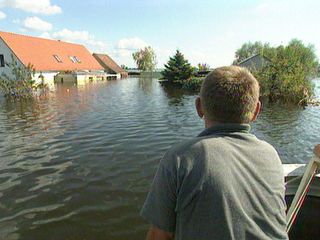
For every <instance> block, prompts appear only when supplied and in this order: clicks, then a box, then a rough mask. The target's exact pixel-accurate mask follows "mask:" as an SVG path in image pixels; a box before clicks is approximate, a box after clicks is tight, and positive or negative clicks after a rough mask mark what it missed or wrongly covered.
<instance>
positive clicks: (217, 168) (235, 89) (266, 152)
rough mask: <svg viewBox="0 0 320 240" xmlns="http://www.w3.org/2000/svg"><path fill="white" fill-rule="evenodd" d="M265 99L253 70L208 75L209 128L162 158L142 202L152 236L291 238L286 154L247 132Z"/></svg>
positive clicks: (204, 99)
mask: <svg viewBox="0 0 320 240" xmlns="http://www.w3.org/2000/svg"><path fill="white" fill-rule="evenodd" d="M260 107H261V103H260V102H259V84H258V82H257V80H256V79H255V78H254V77H253V76H252V75H251V73H250V72H249V71H248V70H246V69H244V68H240V67H236V66H231V67H222V68H217V69H215V70H214V71H212V72H211V73H210V74H209V75H208V76H207V77H206V78H205V80H204V82H203V84H202V87H201V91H200V97H198V98H197V99H196V109H197V112H198V115H199V117H200V118H203V119H204V122H205V128H206V129H205V130H204V131H203V132H202V133H200V135H199V136H198V137H197V138H195V139H192V140H189V141H187V142H184V143H182V144H179V145H177V146H175V147H173V148H172V149H170V150H169V151H168V152H167V153H166V154H165V156H164V157H163V159H162V160H161V162H160V165H159V167H158V170H157V173H156V176H155V178H154V181H153V184H152V187H151V190H150V192H149V194H148V197H147V199H146V201H145V204H144V206H143V208H142V210H141V215H142V216H143V217H144V218H146V219H147V220H148V221H149V222H150V223H151V224H152V226H151V227H150V229H149V232H148V234H147V239H148V240H161V239H178V240H180V239H181V240H189V239H190V240H198V239H199V240H206V239H210V240H212V239H219V240H221V239H237V240H238V239H288V236H287V234H286V217H285V208H286V205H285V201H284V193H285V187H284V176H283V172H282V165H281V161H280V159H279V156H278V154H277V152H276V151H275V149H274V148H273V147H272V146H271V145H269V144H268V143H266V142H264V141H261V140H259V139H257V138H256V137H255V136H254V135H252V134H250V133H249V131H250V125H249V123H250V122H252V121H254V120H256V118H257V115H258V113H259V112H260Z"/></svg>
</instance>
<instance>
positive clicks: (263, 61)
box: [238, 53, 270, 71]
mask: <svg viewBox="0 0 320 240" xmlns="http://www.w3.org/2000/svg"><path fill="white" fill-rule="evenodd" d="M269 63H270V59H268V58H267V57H265V56H263V55H261V54H260V53H258V54H255V55H253V56H251V57H248V58H246V59H244V60H243V61H241V62H240V63H238V66H240V67H245V68H248V69H249V70H250V71H255V70H261V69H262V68H263V67H265V66H267V65H268V64H269Z"/></svg>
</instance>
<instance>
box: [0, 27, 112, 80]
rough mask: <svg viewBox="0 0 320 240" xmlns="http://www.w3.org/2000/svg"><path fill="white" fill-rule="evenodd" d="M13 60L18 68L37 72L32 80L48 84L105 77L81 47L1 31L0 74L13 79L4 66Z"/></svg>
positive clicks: (9, 70)
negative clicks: (29, 66)
mask: <svg viewBox="0 0 320 240" xmlns="http://www.w3.org/2000/svg"><path fill="white" fill-rule="evenodd" d="M12 57H13V59H14V60H15V61H16V62H17V63H18V66H20V67H21V66H23V67H27V66H28V64H31V65H32V66H33V68H34V69H35V71H36V74H35V76H34V79H35V80H36V81H39V80H42V79H43V80H44V82H46V83H49V84H50V83H53V82H54V81H80V80H93V79H96V78H104V77H105V78H106V77H107V76H106V74H105V73H104V69H103V68H102V67H101V65H100V64H99V63H98V62H97V61H96V59H95V58H94V57H93V56H92V55H91V54H90V52H89V51H88V50H87V49H86V48H85V47H84V46H83V45H80V44H74V43H67V42H63V41H59V40H49V39H43V38H37V37H31V36H25V35H20V34H15V33H8V32H0V75H1V74H3V73H4V74H6V75H7V76H9V77H10V76H12V71H11V69H10V68H9V67H8V66H7V64H6V63H10V62H11V61H12Z"/></svg>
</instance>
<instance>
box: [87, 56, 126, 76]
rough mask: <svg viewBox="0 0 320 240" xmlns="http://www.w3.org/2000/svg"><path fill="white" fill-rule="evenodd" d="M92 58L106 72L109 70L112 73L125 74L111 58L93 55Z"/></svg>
mask: <svg viewBox="0 0 320 240" xmlns="http://www.w3.org/2000/svg"><path fill="white" fill-rule="evenodd" d="M93 56H94V57H95V59H96V60H97V61H98V62H99V63H100V64H101V66H102V67H104V69H106V70H111V71H112V72H114V73H126V71H125V70H123V69H122V68H121V67H120V66H119V65H118V64H117V63H116V62H115V61H113V59H112V58H111V57H109V56H108V55H107V54H98V53H94V54H93Z"/></svg>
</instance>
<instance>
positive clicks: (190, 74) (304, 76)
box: [133, 39, 320, 103]
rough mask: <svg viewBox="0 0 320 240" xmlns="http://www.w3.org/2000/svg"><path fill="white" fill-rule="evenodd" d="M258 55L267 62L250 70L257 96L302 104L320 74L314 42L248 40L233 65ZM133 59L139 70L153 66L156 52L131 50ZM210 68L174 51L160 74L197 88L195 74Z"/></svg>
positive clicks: (238, 50) (311, 93) (309, 94)
mask: <svg viewBox="0 0 320 240" xmlns="http://www.w3.org/2000/svg"><path fill="white" fill-rule="evenodd" d="M257 54H259V55H260V57H261V58H265V59H267V61H266V62H267V63H266V64H264V65H263V66H261V67H260V68H256V69H255V68H253V69H250V70H251V72H252V73H253V75H254V76H255V77H256V78H257V80H258V81H259V83H260V86H261V94H260V95H261V96H262V97H263V98H267V99H268V100H269V102H278V101H281V102H290V103H301V102H303V101H305V100H306V99H307V98H310V97H312V96H313V93H314V86H313V84H312V81H311V80H312V79H314V78H315V77H318V76H319V75H320V74H319V73H320V64H319V61H318V59H317V56H316V53H315V47H314V46H313V45H310V44H309V45H305V44H303V42H302V41H300V40H297V39H293V40H291V41H290V42H289V43H288V44H287V45H282V44H281V45H279V46H275V47H274V46H271V45H270V44H269V43H262V42H254V43H252V42H247V43H244V44H243V45H242V46H241V47H240V48H239V49H237V50H236V52H235V59H234V61H233V63H232V64H233V65H241V62H242V61H243V60H245V59H247V58H249V57H251V56H254V55H257ZM144 56H145V57H144ZM133 58H134V60H135V61H136V63H137V66H138V68H139V69H141V70H144V71H145V70H148V71H153V70H154V69H155V66H156V60H155V59H156V55H155V53H154V51H153V49H152V48H151V47H147V48H145V49H142V50H140V51H138V52H136V53H134V54H133ZM148 62H149V63H148ZM209 68H210V67H209V65H208V64H205V63H204V64H200V63H199V64H198V66H197V67H193V66H191V64H190V63H189V62H188V60H187V59H186V58H185V57H184V55H183V54H182V53H181V51H179V50H177V51H176V53H175V54H174V55H173V56H171V57H170V58H169V60H168V62H167V63H166V64H165V65H164V70H163V71H162V76H163V78H164V79H166V80H167V81H168V83H171V84H176V85H181V87H184V88H188V89H195V90H199V89H200V86H201V83H202V80H203V77H202V78H201V77H200V78H199V77H197V76H196V73H197V71H203V70H208V69H209Z"/></svg>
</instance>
